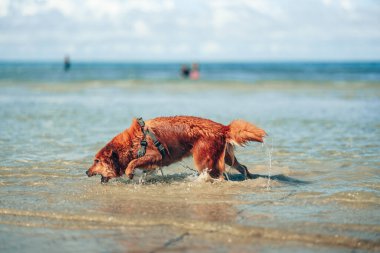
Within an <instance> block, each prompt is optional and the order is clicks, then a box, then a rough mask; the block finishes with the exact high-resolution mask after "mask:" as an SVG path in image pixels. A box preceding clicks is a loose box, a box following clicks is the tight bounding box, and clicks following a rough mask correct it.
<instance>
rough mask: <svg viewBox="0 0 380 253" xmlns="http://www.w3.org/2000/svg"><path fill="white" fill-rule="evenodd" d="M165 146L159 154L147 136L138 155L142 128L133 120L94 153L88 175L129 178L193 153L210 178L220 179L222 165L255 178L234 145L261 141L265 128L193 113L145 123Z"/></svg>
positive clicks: (106, 179) (198, 166) (197, 164)
mask: <svg viewBox="0 0 380 253" xmlns="http://www.w3.org/2000/svg"><path fill="white" fill-rule="evenodd" d="M145 129H149V131H151V132H152V133H154V135H155V136H156V138H157V139H158V140H159V141H160V142H161V144H162V145H163V146H164V148H165V153H166V155H165V156H164V157H162V155H161V153H160V152H159V151H158V149H157V148H156V146H155V145H154V143H153V141H152V140H151V138H150V137H149V136H147V137H146V140H147V142H148V146H147V147H146V153H145V155H144V156H142V157H138V156H137V153H138V150H139V149H140V142H141V140H142V139H143V138H144V133H143V130H142V129H141V126H140V125H139V123H138V122H137V120H136V119H133V121H132V124H131V126H130V127H129V128H128V129H126V130H124V131H123V132H121V133H120V134H118V135H117V136H115V137H114V138H113V139H112V140H111V141H110V142H109V143H107V144H106V145H105V146H104V147H103V148H102V149H101V150H100V151H99V152H98V153H97V154H96V155H95V159H94V163H93V165H92V166H91V167H90V168H89V169H88V170H87V171H86V174H87V176H89V177H91V176H95V175H101V183H107V182H108V181H109V180H110V179H112V178H116V177H121V176H123V175H124V174H125V175H127V177H128V178H130V179H132V178H133V176H134V170H135V169H136V168H139V169H143V170H146V171H147V170H153V169H156V168H159V167H164V166H168V165H170V164H172V163H175V162H178V161H180V160H182V159H183V158H185V157H188V156H191V155H192V156H193V159H194V165H195V167H196V169H197V171H198V173H202V172H203V171H204V170H206V171H207V172H208V173H209V175H210V176H211V177H212V178H220V179H223V173H224V171H225V165H226V164H227V165H229V166H231V167H233V168H235V169H236V170H237V171H239V172H240V173H241V174H242V175H244V178H250V179H254V178H256V177H257V175H253V174H251V173H250V172H249V171H248V169H247V167H246V166H245V165H242V164H240V163H239V162H238V160H237V159H236V157H235V155H234V145H240V146H244V144H246V143H247V142H250V141H256V142H263V138H264V137H265V136H266V133H265V131H264V130H262V129H260V128H258V127H256V126H254V125H253V124H251V123H249V122H247V121H244V120H234V121H232V122H231V123H230V124H229V125H227V126H225V125H222V124H220V123H217V122H214V121H211V120H209V119H203V118H198V117H192V116H175V117H159V118H155V119H151V120H147V121H146V122H145Z"/></svg>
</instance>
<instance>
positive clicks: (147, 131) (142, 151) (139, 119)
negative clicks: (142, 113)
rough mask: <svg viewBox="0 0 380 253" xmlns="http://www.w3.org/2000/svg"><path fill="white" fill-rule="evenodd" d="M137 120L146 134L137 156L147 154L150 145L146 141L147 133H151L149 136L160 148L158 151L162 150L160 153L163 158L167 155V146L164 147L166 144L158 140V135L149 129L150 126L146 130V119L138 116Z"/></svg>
mask: <svg viewBox="0 0 380 253" xmlns="http://www.w3.org/2000/svg"><path fill="white" fill-rule="evenodd" d="M137 122H138V123H139V125H140V127H141V131H142V132H143V134H144V136H143V139H142V140H141V142H140V145H141V147H140V149H139V151H138V152H137V156H138V157H139V158H140V157H143V156H144V155H145V153H146V147H147V146H148V142H147V141H146V135H149V137H150V138H151V139H152V141H153V144H154V146H156V148H157V149H158V151H160V154H161V156H162V158H164V157H165V148H164V146H163V145H162V144H161V142H159V141H158V140H157V138H156V136H155V135H154V134H153V133H152V132H151V131H149V129H148V128H147V129H146V130H145V129H144V127H145V122H144V120H143V119H142V118H138V119H137Z"/></svg>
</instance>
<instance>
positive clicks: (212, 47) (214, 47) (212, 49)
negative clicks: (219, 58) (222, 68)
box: [201, 41, 221, 54]
mask: <svg viewBox="0 0 380 253" xmlns="http://www.w3.org/2000/svg"><path fill="white" fill-rule="evenodd" d="M220 50H221V47H220V45H219V44H218V43H216V42H214V41H207V42H205V43H204V44H203V45H201V52H202V53H204V54H215V53H218V52H220Z"/></svg>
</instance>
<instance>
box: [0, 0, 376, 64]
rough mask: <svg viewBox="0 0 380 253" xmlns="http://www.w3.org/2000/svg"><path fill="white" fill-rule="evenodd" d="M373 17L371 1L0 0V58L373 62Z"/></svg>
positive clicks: (374, 20) (374, 19)
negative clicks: (359, 57) (68, 55)
mask: <svg viewBox="0 0 380 253" xmlns="http://www.w3.org/2000/svg"><path fill="white" fill-rule="evenodd" d="M379 17H380V4H378V3H377V2H375V1H371V0H357V1H354V0H309V1H283V0H233V1H231V0H218V1H202V0H193V1H191V2H189V1H186V0H163V1H156V0H128V1H125V0H107V1H105V0H81V1H78V0H17V1H10V0H0V18H1V26H0V34H1V35H0V49H2V50H1V51H0V59H2V58H3V59H4V58H23V57H27V58H28V57H29V58H38V57H40V56H41V55H43V56H49V55H51V57H55V55H61V54H64V53H65V52H62V51H69V52H72V54H75V55H73V57H78V58H83V59H85V58H91V57H92V56H95V55H96V57H99V58H101V57H103V58H112V59H117V58H118V57H119V58H120V60H123V59H124V57H129V58H128V59H132V58H136V59H140V57H146V58H147V59H148V60H149V57H156V58H160V59H163V60H170V57H172V59H181V58H191V59H195V58H196V59H200V60H201V59H215V58H217V57H219V58H231V59H232V58H236V59H249V57H252V59H253V60H255V59H259V58H260V59H266V58H268V57H274V58H275V57H277V58H279V59H284V58H286V59H291V58H292V57H294V56H297V55H300V53H299V51H300V50H299V49H300V48H303V49H302V52H303V56H304V57H306V58H313V57H319V55H332V57H334V55H342V54H343V53H341V54H338V53H337V52H339V51H340V50H341V48H342V47H341V45H342V44H345V48H346V50H345V51H344V52H345V53H346V54H347V57H348V58H349V57H350V54H349V53H347V52H350V50H348V49H350V48H352V50H351V51H352V52H353V53H352V54H351V55H352V56H355V57H357V55H363V57H372V58H380V55H379V54H377V55H376V53H377V52H379V51H380V30H379V29H378V25H379V24H380V18H379ZM126 43H127V44H128V45H126ZM358 45H361V46H358ZM347 48H348V49H347ZM354 50H355V52H354ZM164 57H169V58H168V59H165V58H164ZM339 57H340V56H339Z"/></svg>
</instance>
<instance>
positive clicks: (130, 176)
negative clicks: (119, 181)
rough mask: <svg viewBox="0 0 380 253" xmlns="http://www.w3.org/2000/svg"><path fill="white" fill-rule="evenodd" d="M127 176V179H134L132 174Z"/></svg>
mask: <svg viewBox="0 0 380 253" xmlns="http://www.w3.org/2000/svg"><path fill="white" fill-rule="evenodd" d="M126 175H127V177H128V178H129V179H133V177H134V174H133V173H131V174H126Z"/></svg>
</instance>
